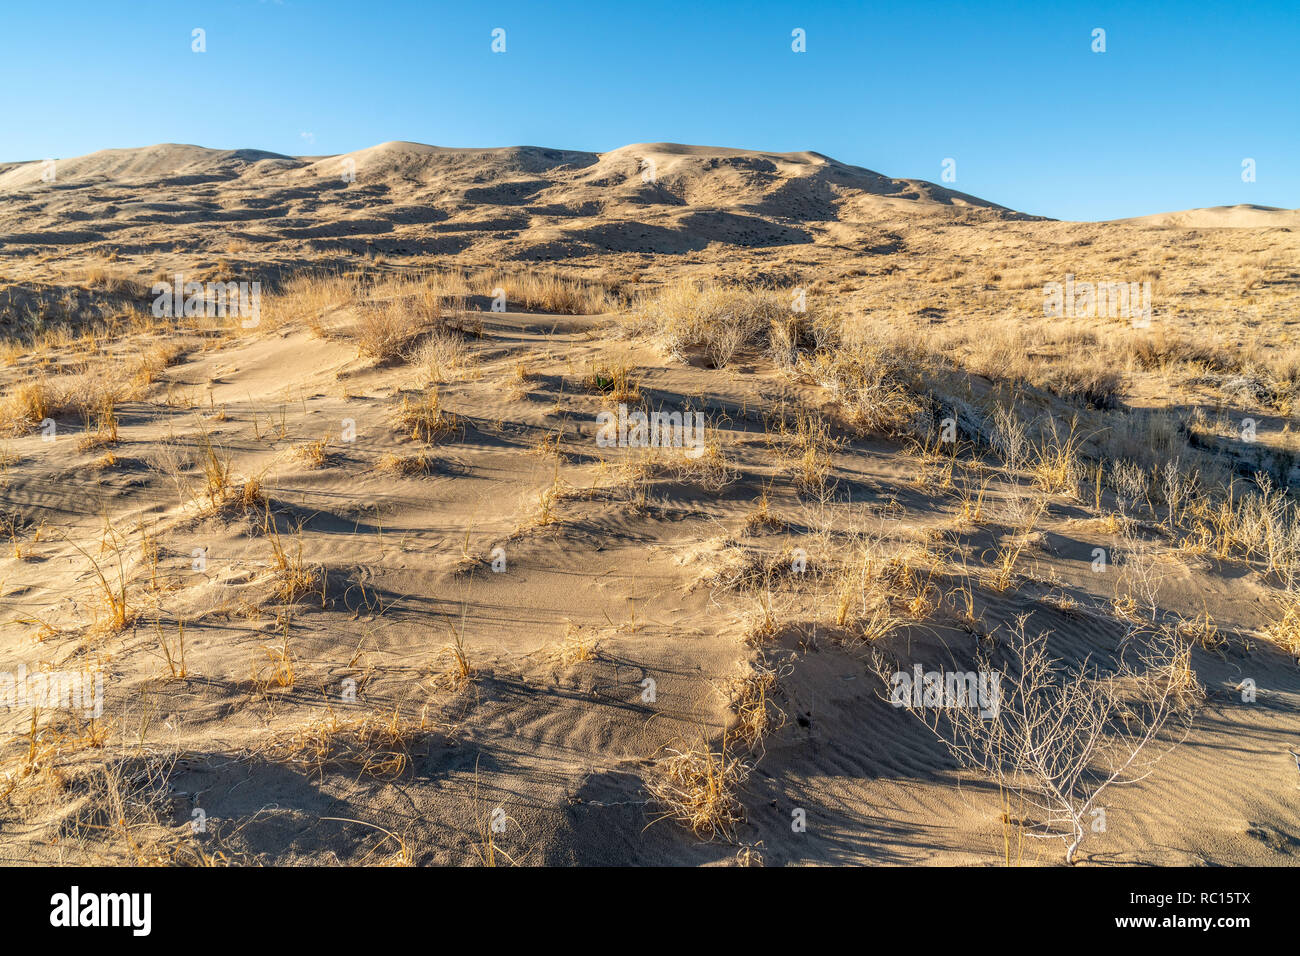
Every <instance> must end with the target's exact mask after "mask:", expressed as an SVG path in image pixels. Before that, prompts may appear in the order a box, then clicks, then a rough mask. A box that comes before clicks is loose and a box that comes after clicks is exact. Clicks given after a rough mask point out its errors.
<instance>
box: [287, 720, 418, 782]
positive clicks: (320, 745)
mask: <svg viewBox="0 0 1300 956" xmlns="http://www.w3.org/2000/svg"><path fill="white" fill-rule="evenodd" d="M430 736H431V731H430V724H429V722H428V719H427V716H426V715H423V714H422V715H421V717H420V719H419V720H418V721H416V720H412V719H410V718H408V717H405V716H403V715H402V713H401V711H400V710H399V709H398V708H397V707H394V708H393V712H392V713H391V714H374V713H367V714H363V715H361V716H359V717H350V718H342V717H340V716H339V715H338V714H336V713H335V712H334V711H333V710H332V709H331V710H330V711H329V713H328V714H327V715H326V716H324V717H322V718H320V719H318V720H315V721H313V722H311V723H310V724H308V725H307V726H306V727H303V728H301V729H299V730H296V731H294V732H293V733H291V734H289V735H287V737H284V738H282V739H280V740H277V741H276V742H275V743H274V744H273V746H272V748H271V751H272V753H273V754H274V755H276V756H278V757H279V758H280V759H283V760H286V761H289V762H291V763H295V764H303V765H306V766H308V767H310V768H311V769H312V771H314V772H315V773H317V774H319V775H321V776H324V773H325V771H326V770H327V769H337V770H344V771H347V772H349V773H354V774H359V775H363V776H367V777H374V778H377V779H380V780H392V779H394V778H397V777H400V776H401V775H402V774H404V773H405V772H406V771H407V770H408V769H409V768H410V766H411V758H412V756H413V751H414V750H415V748H416V747H418V746H419V745H420V744H421V743H423V742H424V741H426V740H427V739H428V738H429V737H430Z"/></svg>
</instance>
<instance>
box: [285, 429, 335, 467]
mask: <svg viewBox="0 0 1300 956" xmlns="http://www.w3.org/2000/svg"><path fill="white" fill-rule="evenodd" d="M329 446H330V436H329V435H326V436H325V437H324V438H317V439H316V440H315V441H309V442H304V443H303V444H301V445H299V446H298V447H297V448H295V449H294V451H293V454H294V457H295V458H297V459H298V460H299V461H301V462H303V463H304V464H306V465H307V466H308V467H309V468H322V467H324V466H325V464H326V463H327V462H328V461H329Z"/></svg>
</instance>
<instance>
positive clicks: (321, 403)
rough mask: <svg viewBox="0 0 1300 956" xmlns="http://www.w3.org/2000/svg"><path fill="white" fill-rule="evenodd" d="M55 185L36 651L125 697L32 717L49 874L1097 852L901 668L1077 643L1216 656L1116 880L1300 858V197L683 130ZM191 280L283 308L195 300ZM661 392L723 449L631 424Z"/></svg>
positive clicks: (14, 427)
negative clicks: (932, 172)
mask: <svg viewBox="0 0 1300 956" xmlns="http://www.w3.org/2000/svg"><path fill="white" fill-rule="evenodd" d="M44 169H45V167H44V165H43V164H42V163H40V162H36V163H21V164H10V165H8V166H2V167H0V262H2V263H3V268H2V269H0V274H2V276H3V283H2V284H0V328H2V329H3V337H4V341H3V343H2V344H3V349H2V350H0V532H3V535H4V539H5V543H6V549H5V551H4V552H3V553H2V554H0V623H3V624H4V625H5V627H4V629H3V633H4V635H5V637H4V639H3V640H2V641H0V674H9V675H13V674H16V673H18V672H19V670H20V669H21V668H25V669H26V670H25V671H24V673H28V672H30V673H36V672H41V673H65V672H69V673H70V672H77V673H81V672H94V673H96V674H99V675H100V676H101V677H102V678H103V682H104V701H103V703H104V712H103V714H102V715H100V716H98V717H96V719H95V720H93V721H92V720H89V719H85V718H84V715H80V714H78V713H76V712H74V711H73V710H71V709H69V708H67V707H59V706H55V707H53V708H49V709H47V710H45V711H42V712H41V714H39V715H38V719H37V720H36V721H35V722H33V717H32V713H31V710H30V708H23V707H17V708H14V709H3V708H0V725H2V726H3V730H4V731H5V732H6V737H5V739H6V741H7V742H6V744H5V747H4V749H3V750H0V795H2V796H0V806H2V807H3V809H4V813H3V814H0V834H2V835H3V843H4V847H5V851H4V853H5V855H4V856H3V861H5V862H16V861H37V862H42V863H70V862H107V863H134V864H141V863H214V862H215V863H235V864H254V863H279V864H285V863H289V864H292V863H313V864H323V865H332V864H337V863H345V864H357V865H360V864H376V863H397V864H404V863H419V864H457V865H480V864H483V863H488V862H492V863H498V864H500V863H521V864H603V865H611V864H612V865H629V864H647V865H663V864H700V865H724V864H725V865H731V864H737V863H753V862H760V861H761V862H766V863H769V864H778V865H781V864H790V865H823V864H848V863H855V864H856V863H874V864H961V865H979V866H987V865H1008V864H1009V865H1018V864H1024V865H1055V864H1059V863H1060V862H1061V861H1062V852H1061V851H1062V841H1061V839H1060V833H1059V832H1058V830H1057V829H1056V828H1057V827H1059V824H1060V821H1059V820H1052V819H1048V818H1046V817H1044V816H1043V815H1042V814H1039V813H1037V812H1036V811H1034V810H1033V809H1032V808H1027V807H1026V806H1025V804H1024V802H1023V801H1019V802H1017V800H1016V797H1017V794H1023V790H1017V789H1016V788H1015V787H1011V788H1007V787H1002V788H1001V789H1000V788H999V786H998V784H997V782H996V781H995V780H993V779H991V778H990V777H989V775H987V774H984V773H981V772H979V771H977V770H975V769H972V768H971V767H969V766H963V765H961V764H960V763H959V762H958V761H957V760H956V759H954V757H953V755H952V754H951V753H950V752H949V751H948V750H947V749H945V748H944V746H943V745H942V744H941V743H940V741H939V740H938V739H936V737H935V736H934V734H932V733H931V731H930V730H929V729H928V728H927V727H926V726H925V724H924V723H922V721H921V720H918V719H917V718H916V716H915V715H913V714H911V713H909V712H907V711H906V710H905V709H901V708H897V707H894V706H892V705H891V703H890V702H889V700H888V699H887V695H886V694H885V693H884V685H883V684H882V682H881V680H880V674H879V673H878V667H879V666H881V661H887V662H888V663H890V664H891V665H894V666H898V667H900V668H911V667H913V666H915V665H922V666H923V667H942V668H947V669H958V670H961V671H963V672H965V671H973V670H974V669H975V668H976V667H977V665H979V664H980V662H981V661H982V660H984V656H985V655H988V654H1005V653H1007V648H1008V646H1009V641H1010V637H1009V635H1011V634H1012V633H1013V632H1014V629H1015V628H1016V627H1017V621H1019V620H1021V619H1022V618H1023V619H1024V620H1025V621H1027V622H1028V625H1029V626H1030V627H1031V628H1032V629H1034V630H1035V631H1037V630H1042V631H1045V632H1047V633H1048V637H1047V642H1048V644H1047V646H1048V648H1049V650H1050V652H1051V653H1052V655H1053V656H1055V657H1056V658H1058V659H1059V660H1060V661H1061V662H1062V666H1063V667H1067V668H1069V667H1080V666H1083V665H1084V662H1097V661H1113V660H1115V659H1116V658H1117V657H1122V656H1123V654H1124V653H1126V651H1127V649H1129V648H1132V647H1134V646H1143V645H1142V642H1143V641H1144V640H1147V639H1151V638H1152V635H1153V634H1158V635H1164V636H1166V637H1168V636H1170V635H1173V637H1175V638H1177V640H1178V642H1180V646H1182V647H1183V649H1184V650H1185V652H1186V653H1185V656H1183V657H1179V658H1177V659H1176V660H1172V661H1170V662H1168V666H1167V667H1166V666H1165V665H1164V664H1161V666H1160V667H1156V666H1155V665H1152V667H1151V669H1150V670H1149V671H1146V672H1144V673H1143V674H1142V680H1141V681H1135V686H1136V687H1137V688H1138V689H1137V690H1133V689H1132V688H1128V690H1130V691H1131V692H1132V693H1133V695H1134V696H1133V697H1132V698H1131V699H1129V698H1125V700H1126V703H1125V708H1126V709H1125V710H1124V711H1123V713H1122V715H1121V716H1117V717H1116V723H1117V724H1132V723H1138V722H1140V719H1141V718H1140V716H1139V715H1140V713H1141V702H1142V700H1143V698H1142V697H1141V695H1140V693H1139V691H1140V692H1141V693H1147V692H1149V691H1150V688H1152V687H1155V688H1157V689H1160V688H1164V689H1165V690H1168V689H1169V688H1171V687H1174V688H1176V689H1177V702H1178V706H1179V714H1180V715H1186V716H1188V717H1189V718H1190V723H1189V724H1187V725H1179V726H1177V727H1175V724H1176V723H1177V722H1171V723H1170V724H1168V725H1162V732H1161V734H1159V735H1157V741H1156V743H1157V744H1158V746H1157V747H1156V748H1155V749H1156V750H1158V751H1159V753H1160V754H1162V759H1160V760H1159V762H1158V763H1155V764H1153V765H1152V768H1151V773H1150V775H1149V776H1147V777H1145V778H1144V779H1141V780H1139V781H1136V782H1134V783H1133V784H1132V785H1131V786H1127V787H1124V788H1118V787H1117V788H1114V789H1112V790H1108V791H1107V792H1106V797H1105V800H1104V801H1103V803H1102V805H1101V807H1100V808H1101V809H1102V810H1104V811H1105V813H1104V819H1103V822H1104V824H1105V825H1104V826H1102V827H1101V828H1100V829H1096V830H1093V829H1090V830H1089V832H1088V837H1087V840H1086V842H1085V843H1084V844H1083V849H1082V850H1081V854H1080V857H1079V859H1080V860H1081V861H1082V862H1083V863H1085V864H1087V865H1120V864H1123V865H1128V864H1145V865H1151V864H1179V865H1202V864H1213V865H1239V864H1265V865H1293V864H1294V863H1295V862H1296V860H1297V859H1298V858H1300V836H1297V832H1296V822H1295V821H1296V819H1297V806H1298V804H1297V794H1300V789H1298V788H1297V780H1298V779H1300V778H1297V776H1296V769H1295V763H1294V758H1292V757H1291V756H1289V755H1288V753H1287V751H1288V749H1289V748H1296V727H1297V726H1298V724H1297V715H1298V714H1300V666H1298V665H1297V658H1300V604H1297V603H1296V597H1295V592H1296V586H1295V580H1297V579H1300V530H1297V529H1300V511H1297V509H1296V506H1295V504H1294V501H1293V499H1292V497H1290V494H1289V491H1290V489H1293V488H1294V487H1295V486H1297V484H1300V444H1298V443H1297V441H1296V438H1295V436H1296V434H1297V429H1296V427H1295V416H1296V414H1297V412H1296V410H1297V409H1298V408H1300V374H1297V372H1296V368H1297V358H1296V356H1297V355H1298V354H1300V282H1298V281H1297V280H1298V279H1300V274H1297V268H1296V263H1297V261H1300V235H1297V233H1296V232H1295V231H1294V230H1292V229H1291V226H1290V223H1292V222H1293V221H1294V216H1295V215H1296V213H1295V212H1294V211H1288V210H1271V209H1263V208H1259V207H1232V208H1229V209H1210V210H1191V211H1188V212H1185V213H1171V214H1168V215H1167V216H1164V217H1142V218H1139V219H1134V220H1125V221H1120V222H1112V223H1068V222H1056V221H1051V220H1044V219H1041V218H1038V217H1032V216H1026V215H1023V214H1020V213H1017V212H1015V211H1013V210H1010V209H1006V208H1003V207H1001V206H998V205H996V204H994V203H990V202H987V201H984V200H981V199H978V198H976V197H973V196H969V195H966V194H964V193H960V192H955V191H952V190H949V189H946V188H944V187H942V186H938V185H935V184H932V183H928V182H924V181H921V180H913V179H894V178H890V177H888V176H885V175H882V174H878V173H875V172H872V171H870V170H867V169H863V168H860V167H856V166H850V165H846V164H842V163H839V162H836V161H835V160H832V159H830V158H828V157H826V156H823V155H821V154H819V153H816V152H798V153H772V152H762V151H755V150H741V149H725V148H714V147H701V146H682V145H676V144H667V143H654V144H635V145H630V146H625V147H622V148H620V149H616V150H612V151H610V152H607V153H590V152H580V151H571V150H559V149H545V148H539V147H511V148H502V149H448V148H443V147H437V146H427V145H422V144H416V143H404V142H390V143H383V144H380V145H378V146H375V147H371V148H369V149H365V150H359V151H357V152H354V153H350V154H346V155H343V156H327V157H319V156H316V157H287V156H280V155H276V154H272V153H264V152H259V151H255V150H236V151H219V150H207V149H202V148H200V147H195V146H177V145H163V146H154V147H149V148H146V149H140V150H105V151H101V152H98V153H92V154H90V155H88V156H84V157H80V158H76V159H68V160H62V161H60V162H59V163H58V164H57V167H56V169H57V172H56V176H55V178H54V180H53V181H52V182H44V181H42V179H41V175H42V172H43V170H44ZM1218 225H1231V226H1232V227H1233V228H1225V229H1219V228H1214V227H1216V226H1218ZM177 273H181V274H183V278H184V279H185V280H187V281H188V280H191V279H192V280H195V281H198V282H201V283H213V284H217V283H220V284H221V285H222V287H223V288H224V286H225V283H227V282H245V283H251V282H258V283H260V284H261V287H262V291H261V298H260V300H259V302H260V305H259V309H260V312H259V313H258V315H257V320H256V321H255V322H251V323H245V322H242V321H237V319H239V318H241V317H239V316H235V317H234V318H232V317H230V316H226V315H211V316H209V315H206V314H205V315H193V314H191V315H185V314H184V313H183V311H182V314H180V315H176V314H174V313H173V314H168V315H158V314H155V313H154V311H153V304H154V293H153V291H152V289H151V286H152V285H153V283H154V282H156V281H158V280H159V279H160V277H161V279H162V280H163V281H164V282H165V283H167V284H168V287H169V288H170V283H171V282H172V280H173V276H174V275H175V274H177ZM1067 276H1068V277H1071V278H1070V281H1075V280H1076V279H1077V280H1078V281H1081V282H1083V281H1087V282H1091V283H1110V282H1124V283H1125V284H1126V287H1127V284H1128V283H1134V284H1136V285H1138V286H1141V285H1142V284H1143V283H1146V284H1149V285H1150V286H1151V300H1152V302H1153V304H1154V305H1153V315H1151V316H1149V317H1148V318H1149V319H1150V321H1149V322H1148V323H1147V324H1145V325H1143V324H1142V323H1140V322H1137V321H1134V318H1135V317H1132V316H1128V315H1112V314H1107V313H1105V312H1097V311H1095V310H1094V311H1092V312H1078V313H1077V314H1070V315H1053V314H1049V311H1048V310H1046V309H1045V288H1046V287H1047V286H1049V285H1050V284H1052V283H1061V282H1064V281H1066V277H1067ZM494 306H495V308H494ZM620 406H622V407H621V408H620ZM636 410H643V411H647V412H648V411H655V410H660V411H666V412H668V413H670V414H672V413H676V414H678V415H679V416H680V415H682V414H693V413H695V412H699V413H700V414H701V415H702V416H703V421H704V422H705V424H706V427H705V428H704V431H703V437H702V440H701V443H700V444H699V445H698V446H696V448H694V449H691V450H692V451H693V452H694V451H698V455H696V454H691V455H688V454H686V449H685V448H683V447H682V443H681V442H679V443H678V444H677V445H672V444H671V443H670V444H668V445H666V446H663V447H655V448H648V447H640V446H636V442H635V441H632V442H631V443H629V442H628V441H623V440H620V441H619V442H615V443H614V444H612V445H611V444H609V443H608V442H604V443H602V440H601V435H602V432H601V428H602V422H603V421H606V422H607V420H608V419H609V418H610V417H611V416H612V419H613V420H614V421H618V420H619V418H620V416H621V417H622V419H623V420H624V422H626V419H627V417H628V414H629V412H630V411H636ZM602 416H604V419H603V418H602ZM1247 422H1249V423H1250V424H1249V426H1248V425H1247V424H1246V423H1247ZM949 428H951V430H952V432H953V435H952V440H951V442H949V441H947V440H946V439H943V438H941V437H940V436H941V435H943V434H944V433H945V430H947V429H949ZM1247 434H1248V435H1249V437H1248V438H1247V437H1244V436H1246V435H1247ZM625 437H626V436H625ZM47 439H48V440H47ZM1225 489H1226V490H1225ZM1284 492H1287V493H1284ZM1098 550H1100V551H1101V553H1102V557H1103V558H1104V560H1102V561H1101V563H1100V565H1099V563H1098ZM876 655H880V656H879V657H877V656H876ZM900 672H902V671H900ZM1113 676H1114V675H1113ZM1114 682H1115V683H1116V684H1121V683H1123V681H1122V680H1121V679H1120V677H1119V676H1114ZM0 686H2V685H0ZM1248 698H1249V699H1248ZM1129 708H1131V709H1129ZM701 761H703V763H701ZM710 761H713V762H710ZM701 766H704V767H705V768H706V769H708V770H716V771H718V773H720V774H721V776H720V777H711V776H710V775H709V774H708V773H704V774H702V776H701V777H696V778H692V777H691V771H692V768H694V769H695V770H698V769H699V768H700V767H701ZM719 768H721V769H720V770H719ZM701 779H704V780H705V783H704V784H702V783H701V782H700V780H701ZM719 779H720V780H722V781H723V784H721V785H719V786H717V787H710V786H709V785H707V784H708V783H709V781H711V780H713V781H716V780H719ZM673 787H677V788H678V789H677V790H673V789H672V788H673ZM683 793H685V794H686V795H687V796H694V797H695V798H697V799H698V801H699V803H700V806H695V807H694V811H695V812H696V813H697V816H695V817H692V816H691V814H690V812H688V811H690V810H691V807H686V808H685V809H684V807H683V801H682V799H681V795H682V794H683ZM674 794H676V798H674ZM701 807H702V808H701ZM110 811H111V812H110ZM198 819H203V820H205V821H206V823H205V826H206V829H202V830H200V829H196V828H195V827H194V826H193V825H192V822H193V821H195V820H198ZM1093 819H1094V818H1093V817H1089V823H1090V827H1091V823H1092V820H1093ZM701 820H703V821H704V822H703V823H701V822H700V821H701ZM106 821H107V822H106ZM799 821H802V823H803V824H804V825H803V826H802V827H800V826H796V825H794V824H796V823H798V822H799ZM1043 836H1046V837H1047V839H1036V837H1043Z"/></svg>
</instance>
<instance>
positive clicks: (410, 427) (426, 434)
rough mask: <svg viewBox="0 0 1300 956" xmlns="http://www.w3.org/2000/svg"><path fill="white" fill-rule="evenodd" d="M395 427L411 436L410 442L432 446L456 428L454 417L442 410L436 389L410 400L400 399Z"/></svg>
mask: <svg viewBox="0 0 1300 956" xmlns="http://www.w3.org/2000/svg"><path fill="white" fill-rule="evenodd" d="M397 427H398V428H400V429H401V430H402V431H404V432H406V433H407V434H409V435H410V436H411V440H412V441H418V442H423V443H424V444H426V445H428V444H432V443H433V442H435V441H437V440H438V439H439V438H441V437H442V436H443V435H446V434H448V433H449V432H451V431H452V430H453V429H454V428H455V427H456V418H455V416H454V415H452V414H450V413H449V412H446V411H444V410H443V408H442V399H441V397H440V396H439V394H438V389H437V387H433V388H429V389H426V390H425V391H423V392H421V393H420V395H419V397H418V398H416V399H414V400H412V399H410V398H408V397H406V396H403V398H402V406H401V408H399V409H398V410H397Z"/></svg>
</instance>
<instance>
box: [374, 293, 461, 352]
mask: <svg viewBox="0 0 1300 956" xmlns="http://www.w3.org/2000/svg"><path fill="white" fill-rule="evenodd" d="M441 318H442V306H441V304H440V302H439V301H438V298H437V297H436V296H429V295H417V294H406V295H400V296H397V297H395V298H392V299H389V300H386V301H381V302H370V303H366V304H365V305H364V306H363V307H362V308H361V314H360V315H359V316H358V317H357V320H356V324H355V325H354V326H353V327H352V338H353V340H354V341H355V342H356V345H357V351H359V352H360V353H361V354H362V355H365V356H367V357H369V358H373V359H378V360H379V361H390V360H392V359H395V358H397V357H398V356H399V355H401V354H402V352H403V351H405V350H406V349H407V347H408V346H409V345H410V344H411V342H413V341H414V340H415V339H416V338H417V337H418V336H419V335H420V334H421V333H423V332H425V331H426V330H428V329H429V328H431V327H434V326H435V325H436V324H437V323H438V321H439V320H440V319H441Z"/></svg>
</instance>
